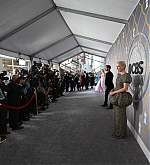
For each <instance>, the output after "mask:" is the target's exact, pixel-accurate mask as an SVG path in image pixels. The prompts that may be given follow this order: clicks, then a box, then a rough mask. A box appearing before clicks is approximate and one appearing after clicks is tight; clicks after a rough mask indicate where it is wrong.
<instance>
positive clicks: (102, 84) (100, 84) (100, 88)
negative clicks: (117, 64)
mask: <svg viewBox="0 0 150 165" xmlns="http://www.w3.org/2000/svg"><path fill="white" fill-rule="evenodd" d="M104 91H105V75H104V74H102V75H101V78H100V79H99V81H98V83H97V85H96V86H95V92H104Z"/></svg>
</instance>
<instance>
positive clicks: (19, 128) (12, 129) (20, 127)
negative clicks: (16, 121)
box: [12, 127, 24, 131]
mask: <svg viewBox="0 0 150 165" xmlns="http://www.w3.org/2000/svg"><path fill="white" fill-rule="evenodd" d="M23 128H24V127H17V128H12V131H14V130H19V129H23Z"/></svg>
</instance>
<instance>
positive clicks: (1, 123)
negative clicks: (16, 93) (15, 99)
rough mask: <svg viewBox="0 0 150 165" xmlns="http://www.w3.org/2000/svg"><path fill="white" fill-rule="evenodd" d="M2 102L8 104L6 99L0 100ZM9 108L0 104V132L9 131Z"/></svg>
mask: <svg viewBox="0 0 150 165" xmlns="http://www.w3.org/2000/svg"><path fill="white" fill-rule="evenodd" d="M0 103H2V104H6V101H5V100H0ZM6 118H7V108H5V107H3V106H0V133H4V132H7V120H6Z"/></svg>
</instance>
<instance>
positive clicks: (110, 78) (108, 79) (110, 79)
mask: <svg viewBox="0 0 150 165" xmlns="http://www.w3.org/2000/svg"><path fill="white" fill-rule="evenodd" d="M110 69H111V66H110V65H106V68H105V70H106V71H107V73H106V77H105V87H106V90H105V101H104V104H103V105H101V106H102V107H106V106H108V105H107V102H108V95H109V92H110V91H111V90H112V89H113V88H114V84H113V77H114V76H113V73H112V72H111V71H110ZM107 109H113V105H112V104H111V103H110V106H109V107H108V108H107Z"/></svg>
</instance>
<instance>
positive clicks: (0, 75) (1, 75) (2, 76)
mask: <svg viewBox="0 0 150 165" xmlns="http://www.w3.org/2000/svg"><path fill="white" fill-rule="evenodd" d="M4 76H5V74H4V73H0V80H9V78H8V77H4Z"/></svg>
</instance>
